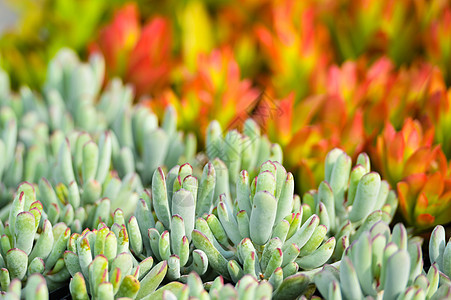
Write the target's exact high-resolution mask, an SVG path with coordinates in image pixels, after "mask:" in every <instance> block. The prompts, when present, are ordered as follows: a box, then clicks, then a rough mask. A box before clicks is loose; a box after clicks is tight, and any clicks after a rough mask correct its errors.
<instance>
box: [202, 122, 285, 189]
mask: <svg viewBox="0 0 451 300" xmlns="http://www.w3.org/2000/svg"><path fill="white" fill-rule="evenodd" d="M223 135H225V136H223ZM206 137H207V139H206V145H205V152H206V154H207V156H208V159H210V160H213V159H215V158H219V159H220V160H221V161H222V162H224V164H225V165H226V166H227V173H228V176H229V180H230V183H231V186H232V190H233V188H234V186H233V185H234V183H235V182H236V181H237V179H238V175H239V172H240V171H241V170H247V171H248V172H249V174H250V175H251V176H252V177H253V176H255V175H256V173H257V172H258V167H259V166H260V165H261V164H263V163H264V162H266V161H268V160H271V161H278V162H279V163H282V159H283V154H282V148H281V147H280V145H279V144H272V143H271V142H270V141H269V140H268V138H267V137H266V136H265V135H262V134H261V132H260V128H259V126H258V124H257V123H256V122H255V121H254V120H252V119H247V120H246V121H245V122H244V125H243V131H242V133H240V132H238V130H227V131H225V132H223V129H222V128H221V125H220V124H219V122H217V121H212V122H211V123H210V124H209V126H208V128H207V134H206Z"/></svg>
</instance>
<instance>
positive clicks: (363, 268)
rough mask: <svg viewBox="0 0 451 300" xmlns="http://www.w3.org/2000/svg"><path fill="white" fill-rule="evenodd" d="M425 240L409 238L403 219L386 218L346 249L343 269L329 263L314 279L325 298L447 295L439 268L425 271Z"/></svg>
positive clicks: (341, 265)
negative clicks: (390, 223)
mask: <svg viewBox="0 0 451 300" xmlns="http://www.w3.org/2000/svg"><path fill="white" fill-rule="evenodd" d="M421 244H422V240H421V239H420V238H409V236H408V234H407V231H406V229H405V227H404V225H402V224H401V223H398V224H396V225H395V226H394V228H393V230H392V231H390V227H389V226H388V225H387V223H385V222H383V221H378V222H377V223H375V224H374V225H373V226H372V227H371V229H370V230H369V231H366V232H364V233H362V234H361V235H360V236H359V237H358V238H357V239H356V240H355V241H354V242H353V243H352V244H351V246H350V247H349V248H348V249H347V250H346V252H345V254H344V256H343V258H342V260H341V263H340V265H339V269H337V268H335V267H332V266H325V267H324V269H323V270H322V271H320V272H319V273H317V274H316V275H315V279H314V282H315V284H316V287H317V288H318V290H319V292H320V293H321V295H322V296H323V297H325V299H363V298H365V297H371V298H372V299H443V297H444V296H446V295H449V294H450V291H451V290H450V288H451V287H450V286H443V287H440V288H439V279H440V276H439V268H438V266H437V264H433V265H432V266H431V267H430V268H429V271H428V272H427V273H425V272H424V271H423V257H422V252H421Z"/></svg>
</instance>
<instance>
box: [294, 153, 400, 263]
mask: <svg viewBox="0 0 451 300" xmlns="http://www.w3.org/2000/svg"><path fill="white" fill-rule="evenodd" d="M351 164H352V161H351V158H350V157H349V156H348V155H347V154H346V153H345V152H343V151H342V150H340V149H333V150H332V151H330V152H329V154H328V155H327V157H326V162H325V180H324V181H322V182H321V183H320V185H319V187H318V190H311V191H309V192H307V193H306V194H304V197H303V198H302V207H303V210H304V215H303V220H305V219H306V218H308V217H310V216H311V215H312V214H313V213H315V214H317V215H318V216H319V219H320V224H322V225H324V226H326V227H327V228H328V234H327V235H328V236H335V237H336V238H337V241H338V247H337V249H336V251H335V253H334V256H333V257H334V259H335V260H338V259H339V258H340V257H341V255H342V253H343V251H344V250H345V249H346V248H347V246H348V245H349V243H350V242H352V240H353V239H355V238H357V237H358V236H359V235H360V234H362V233H363V232H365V231H368V230H369V228H371V226H372V225H373V224H374V223H376V222H378V221H379V220H384V221H385V222H388V223H389V222H390V221H391V219H392V218H393V215H394V214H395V212H396V208H397V205H398V199H397V197H396V194H395V192H394V191H392V190H390V186H389V184H388V183H387V182H386V181H385V180H381V177H380V175H379V174H378V173H376V172H371V171H370V160H369V157H368V155H366V154H365V153H362V154H360V155H359V156H358V158H357V164H356V166H355V167H354V168H353V169H352V171H351Z"/></svg>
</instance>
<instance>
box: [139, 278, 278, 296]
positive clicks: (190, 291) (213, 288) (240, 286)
mask: <svg viewBox="0 0 451 300" xmlns="http://www.w3.org/2000/svg"><path fill="white" fill-rule="evenodd" d="M186 282H187V283H186V284H181V283H179V282H172V283H170V284H167V285H165V286H163V287H161V288H159V289H158V290H156V291H155V292H153V293H152V294H150V295H148V296H147V297H146V299H156V298H158V299H164V300H169V299H206V300H210V299H211V300H219V299H243V300H247V299H271V297H272V292H273V288H272V285H271V284H269V283H268V282H267V281H261V282H258V281H257V280H256V279H255V278H254V277H252V276H250V275H246V276H244V277H243V278H241V279H240V280H239V281H238V282H237V284H236V286H233V285H232V284H229V283H227V284H224V279H223V278H222V277H221V276H218V277H216V278H215V280H213V281H210V282H206V283H202V280H201V278H200V277H199V275H198V274H197V273H195V272H191V273H190V274H189V275H188V277H187V278H186Z"/></svg>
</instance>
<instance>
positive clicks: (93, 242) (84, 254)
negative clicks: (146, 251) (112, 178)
mask: <svg viewBox="0 0 451 300" xmlns="http://www.w3.org/2000/svg"><path fill="white" fill-rule="evenodd" d="M129 239H130V237H129V236H128V234H127V230H126V228H125V224H124V218H123V213H122V212H121V211H120V210H117V211H116V212H115V216H114V224H113V225H112V226H111V228H109V227H108V226H106V224H105V223H99V227H98V229H96V230H92V231H91V230H89V229H86V230H84V231H83V232H82V233H81V234H77V233H75V234H73V235H72V236H71V237H70V239H69V241H68V250H67V251H66V252H65V253H64V262H65V265H66V267H67V270H68V271H69V273H70V275H71V276H72V279H71V282H70V286H69V287H70V292H71V295H72V297H73V298H74V299H88V295H90V296H91V297H93V298H105V297H106V298H105V299H113V298H121V297H128V298H132V299H135V298H137V299H141V298H143V297H144V296H145V295H147V294H149V293H152V292H153V291H154V290H155V289H156V288H157V287H158V286H159V285H160V283H161V282H162V280H163V279H164V277H165V275H166V272H167V262H166V261H162V262H160V263H159V264H157V265H155V266H153V259H152V257H148V258H147V259H144V260H142V261H141V262H140V263H138V262H137V261H136V260H135V259H134V257H133V255H132V254H131V253H130V250H129V244H130V242H129ZM152 267H153V268H152Z"/></svg>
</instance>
